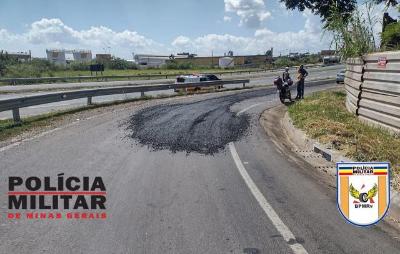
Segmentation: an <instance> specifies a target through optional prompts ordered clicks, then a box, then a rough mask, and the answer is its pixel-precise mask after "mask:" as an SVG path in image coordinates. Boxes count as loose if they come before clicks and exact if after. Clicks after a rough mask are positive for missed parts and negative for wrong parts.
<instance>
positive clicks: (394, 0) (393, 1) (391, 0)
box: [374, 0, 399, 6]
mask: <svg viewBox="0 0 400 254" xmlns="http://www.w3.org/2000/svg"><path fill="white" fill-rule="evenodd" d="M374 2H375V3H376V4H380V3H385V4H386V6H396V5H398V4H399V2H398V1H397V0H375V1H374Z"/></svg>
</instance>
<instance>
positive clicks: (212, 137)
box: [128, 91, 266, 155]
mask: <svg viewBox="0 0 400 254" xmlns="http://www.w3.org/2000/svg"><path fill="white" fill-rule="evenodd" d="M263 95H266V92H260V91H258V93H255V92H247V93H242V94H236V95H229V96H223V97H218V98H213V99H207V100H203V101H198V102H193V103H186V104H174V105H158V106H154V107H150V108H145V109H143V110H141V111H139V112H138V113H136V114H135V115H133V116H131V118H130V119H129V123H128V130H129V133H130V134H129V136H130V137H131V138H133V139H135V140H136V141H138V142H139V143H140V144H142V145H148V146H149V147H151V148H153V149H155V150H161V149H168V150H170V151H172V152H184V151H186V152H187V153H191V152H198V153H201V154H207V155H209V154H214V153H217V152H219V151H220V150H223V149H224V148H225V146H226V145H227V144H228V143H229V142H233V141H237V140H239V139H240V138H241V137H242V136H243V135H244V134H245V133H246V131H247V130H248V128H249V126H250V117H249V116H248V115H246V114H242V115H240V116H236V114H235V113H233V112H231V111H230V106H231V105H233V104H234V103H236V102H240V101H241V100H244V99H247V98H254V97H257V96H263Z"/></svg>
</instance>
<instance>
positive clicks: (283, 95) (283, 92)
mask: <svg viewBox="0 0 400 254" xmlns="http://www.w3.org/2000/svg"><path fill="white" fill-rule="evenodd" d="M274 84H275V86H276V87H277V89H278V90H279V100H280V101H281V102H282V103H283V104H284V103H285V100H286V99H289V101H290V102H292V101H293V100H292V94H291V92H290V87H291V86H292V85H293V81H292V80H291V79H288V80H287V81H286V82H283V80H282V78H281V77H277V78H276V79H275V80H274Z"/></svg>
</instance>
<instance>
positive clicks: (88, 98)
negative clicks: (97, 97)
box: [87, 96, 93, 106]
mask: <svg viewBox="0 0 400 254" xmlns="http://www.w3.org/2000/svg"><path fill="white" fill-rule="evenodd" d="M92 104H93V102H92V97H91V96H89V97H87V105H88V106H90V105H92Z"/></svg>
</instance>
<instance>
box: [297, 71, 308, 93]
mask: <svg viewBox="0 0 400 254" xmlns="http://www.w3.org/2000/svg"><path fill="white" fill-rule="evenodd" d="M297 72H298V74H299V76H298V81H297V96H296V99H304V80H305V78H306V77H307V76H308V72H307V71H306V70H305V69H304V65H300V68H299V70H298V71H297Z"/></svg>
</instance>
